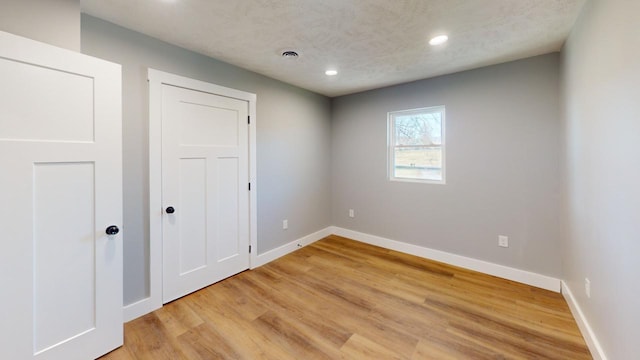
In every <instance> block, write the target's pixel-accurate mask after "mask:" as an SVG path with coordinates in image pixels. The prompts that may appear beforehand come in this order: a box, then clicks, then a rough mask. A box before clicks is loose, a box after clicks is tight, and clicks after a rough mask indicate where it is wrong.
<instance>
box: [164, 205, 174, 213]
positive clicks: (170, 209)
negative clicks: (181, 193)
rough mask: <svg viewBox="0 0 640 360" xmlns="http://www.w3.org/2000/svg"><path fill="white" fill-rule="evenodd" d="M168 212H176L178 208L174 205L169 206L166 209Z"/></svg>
mask: <svg viewBox="0 0 640 360" xmlns="http://www.w3.org/2000/svg"><path fill="white" fill-rule="evenodd" d="M166 212H167V214H173V213H174V212H176V209H174V208H173V206H169V207H168V208H167V210H166Z"/></svg>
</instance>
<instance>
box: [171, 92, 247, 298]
mask: <svg viewBox="0 0 640 360" xmlns="http://www.w3.org/2000/svg"><path fill="white" fill-rule="evenodd" d="M247 114H248V102H247V101H243V100H237V99H232V98H228V97H224V96H219V95H214V94H208V93H204V92H200V91H195V90H189V89H185V88H179V87H174V86H170V85H163V86H162V198H163V199H162V200H163V203H164V207H165V208H166V207H169V206H172V207H175V209H176V211H175V213H173V214H167V213H165V214H164V215H163V216H164V219H163V264H164V265H163V301H164V302H168V301H171V300H174V299H176V298H178V297H181V296H183V295H186V294H188V293H190V292H193V291H195V290H198V289H200V288H202V287H205V286H208V285H210V284H212V283H215V282H217V281H220V280H222V279H224V278H226V277H228V276H231V275H233V274H236V273H238V272H241V271H243V270H246V269H247V268H248V267H249V251H248V249H249V195H248V189H247V184H248V179H249V172H248V171H249V169H248V168H249V161H248V146H249V143H248V129H247V127H248V125H247Z"/></svg>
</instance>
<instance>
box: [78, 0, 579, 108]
mask: <svg viewBox="0 0 640 360" xmlns="http://www.w3.org/2000/svg"><path fill="white" fill-rule="evenodd" d="M584 2H585V0H135V1H132V0H81V1H80V3H81V6H82V10H83V12H84V13H87V14H89V15H92V16H95V17H98V18H101V19H104V20H107V21H110V22H113V23H115V24H118V25H121V26H123V27H126V28H129V29H132V30H135V31H139V32H141V33H144V34H147V35H150V36H152V37H155V38H158V39H161V40H164V41H166V42H168V43H171V44H175V45H178V46H181V47H183V48H186V49H189V50H192V51H195V52H198V53H201V54H205V55H208V56H211V57H213V58H216V59H219V60H222V61H225V62H228V63H231V64H234V65H237V66H240V67H242V68H245V69H249V70H252V71H255V72H257V73H260V74H263V75H266V76H269V77H272V78H275V79H278V80H281V81H284V82H287V83H290V84H293V85H297V86H299V87H302V88H305V89H309V90H312V91H315V92H318V93H320V94H324V95H327V96H339V95H344V94H350V93H354V92H358V91H363V90H369V89H374V88H379V87H383V86H388V85H393V84H398V83H403V82H408V81H413V80H418V79H424V78H429V77H433V76H437V75H443V74H449V73H453V72H457V71H462V70H468V69H473V68H477V67H482V66H487V65H492V64H498V63H502V62H506V61H511V60H516V59H521V58H525V57H530V56H535V55H540V54H545V53H549V52H553V51H558V50H560V48H561V47H562V44H563V43H564V40H565V39H566V38H567V36H568V34H569V32H570V30H571V27H572V25H573V23H574V21H575V19H576V17H577V15H578V13H579V11H580V9H581V8H582V5H583V4H584ZM438 34H447V35H448V36H449V42H448V43H446V44H445V45H440V46H438V47H431V46H429V45H428V40H429V38H431V37H432V36H434V35H438ZM288 49H293V50H295V51H297V52H298V53H299V54H300V56H299V57H298V58H297V59H286V58H282V57H281V56H280V54H281V53H282V51H283V50H288ZM328 68H335V69H337V70H338V71H339V74H338V75H337V76H334V77H328V76H326V75H325V74H324V71H325V70H326V69H328Z"/></svg>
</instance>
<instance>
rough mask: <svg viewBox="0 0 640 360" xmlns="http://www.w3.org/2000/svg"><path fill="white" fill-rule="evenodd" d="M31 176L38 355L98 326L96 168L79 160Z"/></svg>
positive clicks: (44, 165)
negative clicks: (96, 318) (95, 217)
mask: <svg viewBox="0 0 640 360" xmlns="http://www.w3.org/2000/svg"><path fill="white" fill-rule="evenodd" d="M33 174H34V176H33V184H34V185H33V206H34V209H33V225H34V234H33V239H34V241H33V243H34V245H33V246H34V268H35V276H34V288H33V291H34V293H35V295H36V296H35V297H34V328H35V349H34V350H35V351H36V352H40V351H42V350H45V349H47V348H49V347H51V346H53V345H56V344H58V343H60V342H62V341H64V340H66V339H69V338H72V337H74V336H75V335H77V334H81V333H84V332H87V331H90V330H91V329H93V328H95V326H96V323H95V287H96V284H95V279H94V269H95V259H94V254H95V250H96V249H95V241H96V233H95V231H94V229H95V224H94V211H93V209H94V208H95V201H94V199H95V187H94V178H95V176H94V164H93V163H81V162H80V163H39V164H35V166H34V171H33ZM70 179H73V181H70ZM61 204H65V205H64V207H65V211H59V210H60V207H61ZM62 224H73V227H69V228H64V229H63V228H61V225H62ZM56 230H58V231H56ZM59 249H68V251H64V252H61V251H59ZM67 291H71V292H72V294H73V296H69V295H70V294H69V293H68V292H67Z"/></svg>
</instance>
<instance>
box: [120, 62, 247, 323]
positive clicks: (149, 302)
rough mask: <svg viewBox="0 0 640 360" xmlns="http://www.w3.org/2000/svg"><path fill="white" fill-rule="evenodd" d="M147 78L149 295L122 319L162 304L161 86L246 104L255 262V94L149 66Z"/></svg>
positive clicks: (128, 318) (129, 306) (134, 304)
mask: <svg viewBox="0 0 640 360" xmlns="http://www.w3.org/2000/svg"><path fill="white" fill-rule="evenodd" d="M147 79H148V80H149V297H147V298H145V299H142V300H140V301H138V302H135V303H133V304H130V305H128V306H126V307H125V309H124V310H125V314H124V315H125V316H124V317H125V321H129V320H133V319H135V318H137V317H139V316H142V315H144V314H147V313H149V312H151V311H153V310H156V309H159V308H160V307H162V85H172V86H178V87H182V88H185V89H192V90H197V91H202V92H206V93H210V94H215V95H221V96H226V97H230V98H234V99H238V100H244V101H247V102H248V103H249V116H250V119H251V122H250V124H248V125H247V126H249V179H248V181H250V182H251V191H250V192H249V244H251V247H252V249H253V250H252V251H251V256H250V263H249V264H250V267H253V264H255V263H256V261H257V256H256V255H257V254H256V253H257V251H256V249H257V188H258V186H257V184H256V99H257V97H256V94H252V93H249V92H245V91H240V90H236V89H231V88H227V87H223V86H219V85H214V84H211V83H207V82H204V81H200V80H195V79H190V78H187V77H183V76H179V75H174V74H170V73H166V72H163V71H159V70H155V69H148V73H147Z"/></svg>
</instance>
